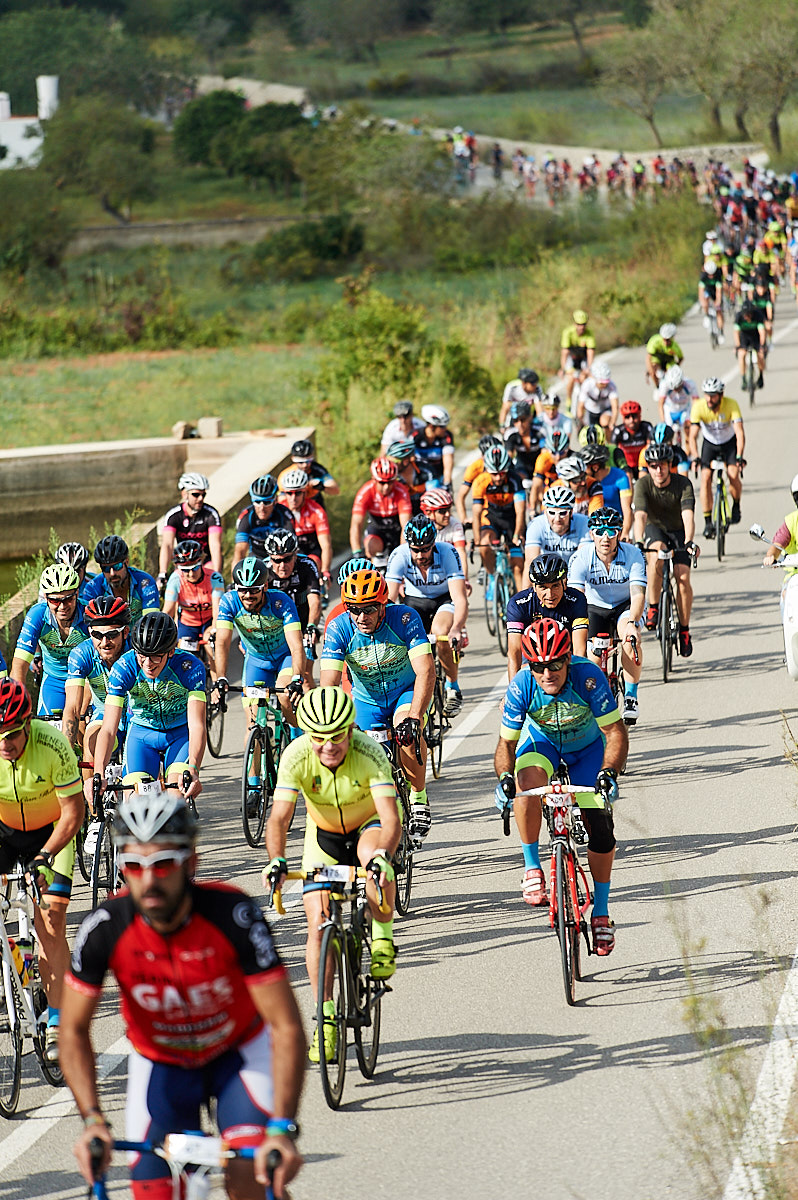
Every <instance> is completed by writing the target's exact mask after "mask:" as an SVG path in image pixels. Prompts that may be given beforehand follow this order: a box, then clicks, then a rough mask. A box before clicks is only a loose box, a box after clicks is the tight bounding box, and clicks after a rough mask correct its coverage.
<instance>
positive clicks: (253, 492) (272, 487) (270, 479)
mask: <svg viewBox="0 0 798 1200" xmlns="http://www.w3.org/2000/svg"><path fill="white" fill-rule="evenodd" d="M277 491H278V488H277V480H276V479H275V478H274V476H273V475H259V476H258V478H257V479H253V481H252V483H251V484H250V486H249V498H250V500H251V501H252V502H253V504H254V503H255V501H256V500H257V501H259V502H260V503H263V504H269V503H270V502H271V501H272V500H276V498H277Z"/></svg>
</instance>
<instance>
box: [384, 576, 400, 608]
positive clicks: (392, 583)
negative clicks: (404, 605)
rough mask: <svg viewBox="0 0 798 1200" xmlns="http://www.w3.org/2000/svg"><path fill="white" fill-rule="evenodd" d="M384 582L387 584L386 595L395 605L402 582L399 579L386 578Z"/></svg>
mask: <svg viewBox="0 0 798 1200" xmlns="http://www.w3.org/2000/svg"><path fill="white" fill-rule="evenodd" d="M385 582H386V583H387V584H388V595H389V596H390V598H391V600H392V601H393V603H394V604H396V601H397V600H398V599H399V593H400V591H401V590H402V582H403V581H402V580H401V579H388V577H387V576H386V578H385Z"/></svg>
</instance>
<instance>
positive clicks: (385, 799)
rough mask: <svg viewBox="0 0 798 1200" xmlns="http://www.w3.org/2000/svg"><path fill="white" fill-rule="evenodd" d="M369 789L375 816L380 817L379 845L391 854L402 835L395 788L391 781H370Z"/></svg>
mask: <svg viewBox="0 0 798 1200" xmlns="http://www.w3.org/2000/svg"><path fill="white" fill-rule="evenodd" d="M370 791H371V799H372V800H373V801H374V807H375V809H376V810H377V816H378V817H379V818H380V830H381V832H382V840H381V842H380V846H381V848H384V849H385V850H387V851H388V854H389V855H390V854H393V852H394V850H395V849H396V847H397V846H398V845H399V841H400V839H401V837H402V823H401V821H400V820H399V810H398V808H397V806H396V789H395V787H394V786H393V784H392V783H388V784H386V783H384V782H372V784H371V788H370Z"/></svg>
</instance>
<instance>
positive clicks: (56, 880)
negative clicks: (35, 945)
mask: <svg viewBox="0 0 798 1200" xmlns="http://www.w3.org/2000/svg"><path fill="white" fill-rule="evenodd" d="M51 830H52V826H50V825H48V826H46V827H45V828H44V829H42V830H38V831H37V833H38V834H39V835H40V836H39V844H38V849H41V847H42V846H43V845H44V844H45V843H46V841H47V839H48V837H49V836H50V833H51ZM34 853H35V851H33V852H32V853H30V854H28V855H26V857H28V858H32V857H33V854H34ZM74 867H75V843H74V840H73V841H71V842H69V843H68V845H66V846H64V848H63V850H59V852H58V854H56V856H55V859H54V861H53V882H52V883H51V884H50V886H49V888H48V889H47V896H46V902H45V903H46V907H45V906H44V905H39V904H37V905H36V906H35V908H34V911H33V923H34V926H35V929H36V933H37V936H38V938H39V947H40V953H39V968H40V971H41V977H42V983H43V984H44V990H45V991H46V993H47V1002H48V1004H49V1006H50V1019H49V1024H51V1025H57V1024H58V1009H59V1007H60V1004H61V989H62V987H63V984H64V976H65V975H66V973H67V970H68V969H69V948H68V946H67V940H66V918H67V907H68V905H69V901H70V897H71V896H72V873H73V870H74Z"/></svg>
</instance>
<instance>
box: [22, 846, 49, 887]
mask: <svg viewBox="0 0 798 1200" xmlns="http://www.w3.org/2000/svg"><path fill="white" fill-rule="evenodd" d="M25 874H26V875H29V876H30V877H31V879H32V880H33V882H34V883H35V884H36V887H37V888H38V890H39V892H40V893H41V892H46V891H47V889H48V888H49V887H50V886H51V885H52V882H53V879H54V877H55V871H54V870H53V856H52V854H46V853H45V852H44V851H43V850H42V851H40V852H39V853H38V854H35V855H34V856H33V858H32V859H31V860H30V862H29V863H28V865H27V866H26V868H25ZM37 899H38V897H37Z"/></svg>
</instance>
